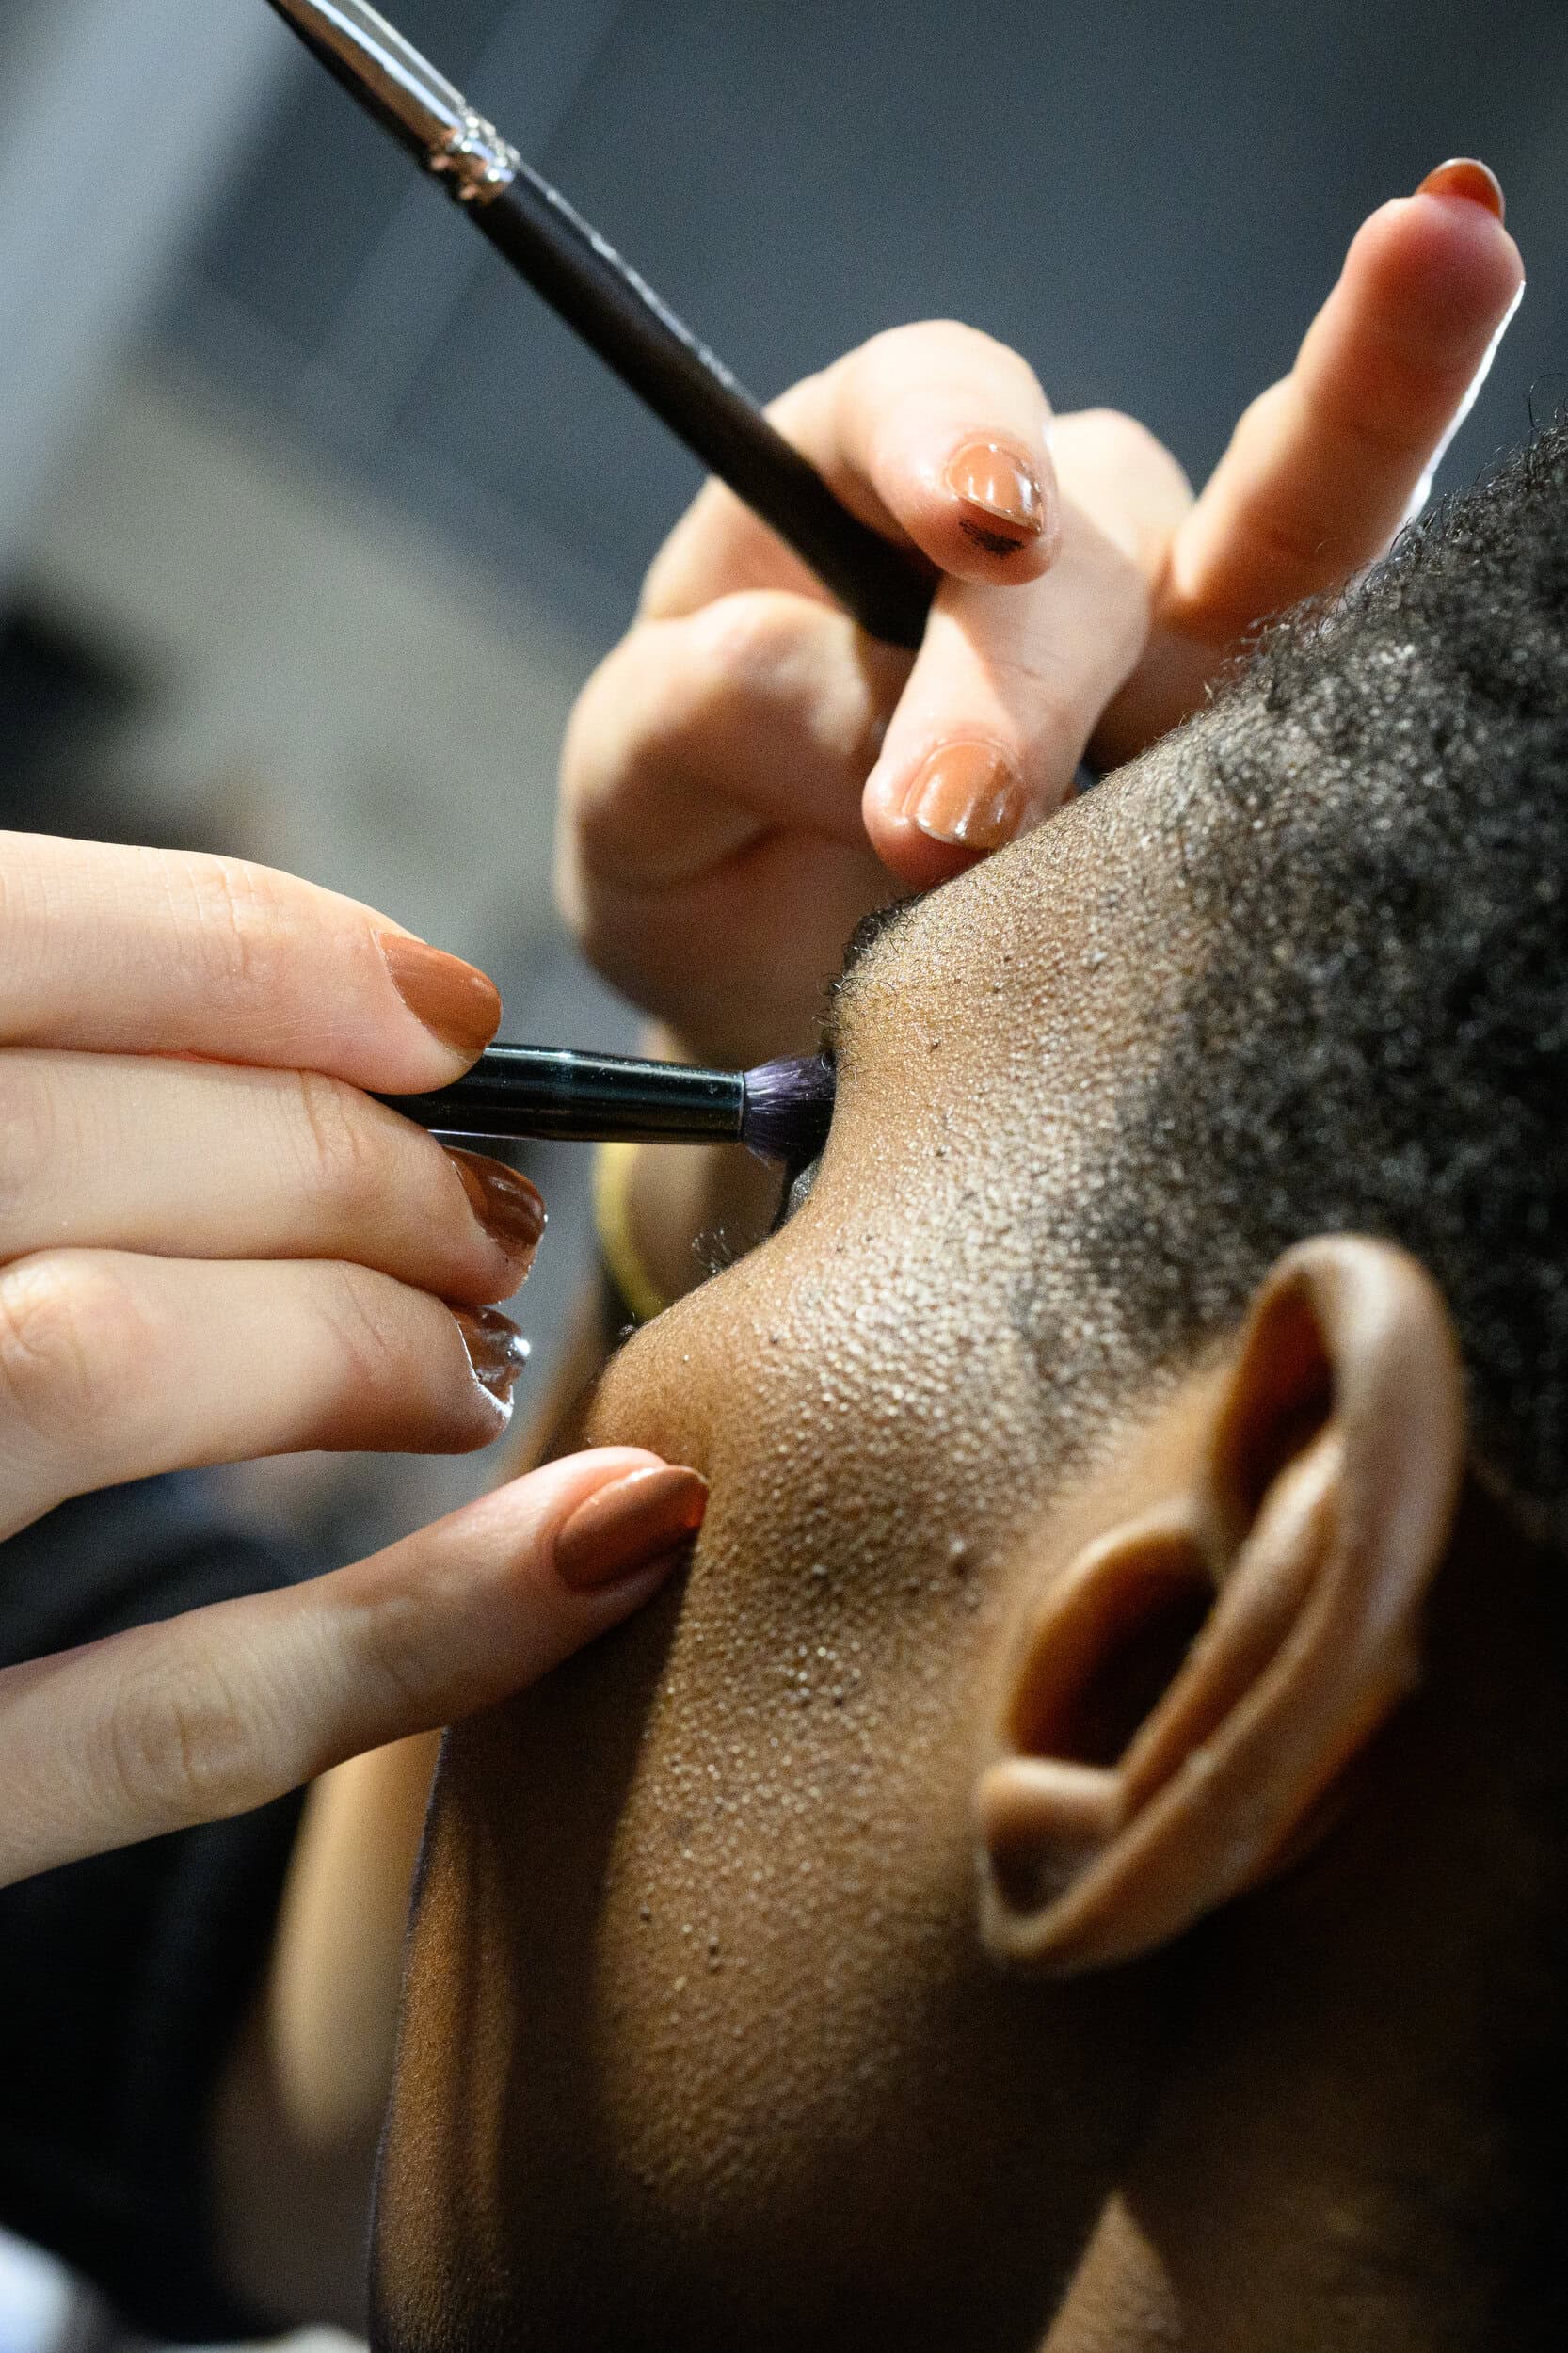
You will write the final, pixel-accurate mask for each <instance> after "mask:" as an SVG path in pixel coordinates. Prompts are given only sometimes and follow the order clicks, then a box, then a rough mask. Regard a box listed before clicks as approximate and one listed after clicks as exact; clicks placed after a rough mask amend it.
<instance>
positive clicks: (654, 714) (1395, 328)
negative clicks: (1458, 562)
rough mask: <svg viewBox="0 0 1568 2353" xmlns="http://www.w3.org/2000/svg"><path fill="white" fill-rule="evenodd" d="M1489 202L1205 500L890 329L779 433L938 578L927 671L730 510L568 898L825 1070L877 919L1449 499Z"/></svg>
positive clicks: (667, 575)
mask: <svg viewBox="0 0 1568 2353" xmlns="http://www.w3.org/2000/svg"><path fill="white" fill-rule="evenodd" d="M1500 211H1501V200H1500V197H1498V196H1497V195H1496V184H1495V183H1493V182H1492V181H1491V178H1490V175H1489V174H1487V173H1485V172H1484V171H1483V170H1482V169H1481V168H1480V167H1479V166H1475V165H1455V166H1449V167H1446V168H1444V170H1443V171H1441V172H1438V173H1434V174H1433V175H1432V179H1431V180H1429V182H1428V183H1427V184H1425V185H1424V186H1423V188H1422V189H1421V190H1420V191H1418V192H1417V193H1416V195H1415V196H1414V197H1408V198H1403V199H1400V200H1396V201H1395V202H1393V203H1390V204H1385V205H1384V206H1383V207H1382V209H1381V210H1380V211H1379V212H1377V213H1375V214H1374V215H1373V216H1372V217H1371V219H1370V220H1369V221H1368V222H1367V223H1366V225H1365V226H1364V227H1363V229H1362V230H1361V231H1360V232H1359V234H1358V235H1357V237H1356V238H1355V240H1354V243H1353V244H1352V247H1351V249H1350V253H1349V256H1348V258H1347V261H1346V264H1345V268H1344V271H1343V274H1342V276H1341V278H1340V280H1339V282H1338V284H1337V286H1336V288H1335V290H1334V292H1333V293H1332V294H1331V296H1329V299H1328V301H1327V302H1326V304H1325V305H1324V307H1323V309H1322V311H1321V312H1320V314H1319V316H1318V318H1317V320H1316V321H1315V322H1314V324H1313V327H1312V328H1311V331H1310V333H1309V334H1308V335H1307V338H1306V340H1305V342H1304V344H1303V345H1302V348H1301V352H1300V354H1299V356H1298V358H1297V360H1296V363H1295V366H1294V368H1293V369H1292V371H1291V373H1290V375H1289V376H1287V377H1286V378H1285V379H1284V381H1283V382H1281V383H1279V384H1276V385H1275V386H1273V387H1272V390H1271V391H1269V392H1265V393H1264V394H1263V395H1262V397H1261V398H1260V399H1259V400H1257V401H1256V402H1255V403H1254V404H1253V406H1252V407H1251V408H1249V409H1248V411H1247V412H1246V414H1245V416H1243V418H1242V419H1241V421H1240V424H1239V425H1238V427H1237V431H1236V435H1235V438H1234V440H1233V441H1232V443H1231V446H1230V449H1229V451H1228V452H1227V454H1226V456H1224V459H1223V460H1222V462H1221V464H1220V466H1219V468H1218V470H1217V471H1216V472H1215V474H1214V476H1213V478H1212V480H1211V481H1210V482H1209V484H1208V488H1207V489H1206V490H1205V491H1204V493H1203V495H1202V497H1201V498H1199V499H1198V500H1197V501H1196V503H1195V504H1194V502H1193V499H1192V493H1191V491H1190V489H1189V488H1188V486H1187V483H1186V481H1185V479H1184V477H1183V475H1182V474H1181V472H1180V470H1179V468H1178V467H1177V466H1176V462H1175V460H1174V459H1173V458H1172V457H1171V456H1169V454H1168V453H1167V452H1166V451H1165V450H1164V449H1162V448H1161V446H1160V443H1159V442H1158V441H1156V440H1154V438H1153V437H1152V436H1151V435H1150V434H1148V433H1147V432H1145V431H1144V429H1143V427H1142V426H1140V425H1138V424H1135V423H1133V421H1132V420H1131V419H1130V418H1128V417H1124V416H1120V415H1116V414H1114V413H1112V412H1110V411H1107V410H1093V411H1089V412H1086V413H1084V414H1081V415H1078V416H1070V417H1060V418H1057V419H1056V420H1055V421H1054V424H1051V421H1050V417H1049V410H1048V405H1047V402H1046V399H1045V395H1044V394H1043V392H1041V390H1040V387H1039V385H1038V384H1037V382H1036V381H1035V378H1034V376H1033V375H1032V373H1031V371H1030V369H1029V368H1028V367H1027V366H1026V365H1025V363H1024V362H1023V361H1022V360H1020V359H1018V358H1017V357H1016V355H1015V354H1013V353H1012V352H1009V351H1007V350H1004V349H1003V348H1001V347H1000V345H998V344H994V343H992V342H990V341H989V340H988V339H987V338H986V337H984V336H983V335H979V334H975V333H972V332H970V331H969V330H968V329H966V328H959V327H954V326H952V325H945V324H944V325H932V326H924V327H912V328H899V329H896V330H894V331H893V332H892V333H889V334H886V335H880V336H878V337H876V338H875V339H874V340H873V341H872V343H870V344H866V345H865V346H864V347H863V348H862V349H860V350H858V351H856V352H852V353H851V354H850V355H849V356H848V357H847V358H846V359H843V360H839V361H838V362H837V363H836V364H835V365H834V366H833V367H831V368H829V369H828V370H827V371H826V372H825V373H824V375H822V376H815V377H812V378H811V379H809V380H808V382H806V383H804V384H801V385H797V386H796V387H795V389H794V390H793V391H792V392H788V393H786V394H785V395H784V397H783V398H782V400H780V401H779V402H777V403H776V406H775V408H774V411H773V413H774V415H775V417H776V420H777V422H778V423H779V424H780V425H781V426H782V428H783V430H784V431H785V432H786V433H787V434H788V435H789V436H790V437H791V438H792V440H795V441H796V442H797V443H798V444H799V445H800V446H801V447H802V448H803V449H805V450H806V451H807V452H808V455H809V456H811V457H812V458H813V459H814V460H815V462H816V464H817V465H818V466H819V467H820V468H821V469H822V471H823V472H824V473H825V474H826V476H827V477H828V479H829V480H830V482H832V484H833V485H834V487H835V488H837V490H838V491H839V493H840V496H841V497H842V498H843V499H844V500H845V501H846V502H847V504H849V505H850V506H852V507H853V508H854V509H855V510H856V513H857V514H859V515H861V516H863V517H864V518H865V519H866V520H869V521H871V522H872V523H873V524H875V525H876V526H877V528H879V529H880V530H882V531H884V532H886V533H887V534H888V536H889V537H892V538H896V539H900V540H903V541H904V542H905V543H906V544H912V545H913V547H914V548H916V549H917V550H918V551H919V552H920V554H921V555H922V556H923V557H924V558H925V559H927V560H928V561H929V563H930V564H931V566H932V568H933V571H934V574H935V575H936V580H937V587H936V602H935V606H934V609H933V614H932V618H931V623H930V626H929V629H928V631H927V633H926V638H925V643H924V645H923V647H922V648H921V650H920V654H919V656H918V657H917V658H916V659H915V660H914V662H913V664H911V662H910V659H909V657H908V656H906V655H904V654H901V653H898V652H895V651H893V650H890V649H889V648H885V647H882V646H878V645H875V644H873V643H872V642H871V641H870V640H868V639H867V638H866V637H864V636H863V635H861V634H860V632H858V631H856V629H855V628H854V627H853V626H852V624H851V623H850V622H849V621H848V620H847V619H846V618H845V617H844V616H842V615H841V614H840V612H839V610H838V609H837V607H835V606H834V605H833V604H832V603H831V602H830V601H829V600H827V598H826V596H825V594H824V592H823V591H822V590H821V589H820V588H819V587H818V586H817V584H815V582H814V581H813V580H812V579H811V577H810V575H809V574H808V572H807V571H806V570H805V569H804V568H803V567H802V565H801V564H800V563H799V561H798V559H796V558H795V557H794V556H793V555H792V554H791V553H790V552H787V551H786V550H785V549H784V548H783V547H782V546H781V545H780V544H779V543H778V542H777V541H776V539H775V538H774V537H773V536H772V535H771V534H770V533H769V532H768V531H767V530H766V529H765V528H764V526H763V525H762V524H760V522H758V521H757V520H756V519H755V518H754V517H752V516H751V515H750V514H749V512H748V511H747V510H746V509H745V508H744V507H743V506H742V505H741V504H740V503H739V502H738V501H737V500H736V499H735V498H734V497H733V496H732V495H731V493H730V492H729V491H728V490H727V489H725V488H723V487H722V486H719V485H715V484H710V485H709V486H708V487H707V488H705V489H704V490H703V491H702V493H701V495H700V496H699V497H698V499H697V500H696V504H695V505H694V506H693V507H692V508H691V510H690V511H689V512H688V514H687V515H686V516H685V518H684V519H683V520H682V521H681V522H680V524H678V526H677V527H676V530H675V532H674V533H673V535H672V536H671V537H670V539H669V541H668V542H667V543H666V545H665V547H664V551H663V552H662V553H661V554H660V556H659V557H658V558H657V560H656V561H655V563H654V565H653V568H652V570H651V572H650V573H649V575H648V583H647V585H646V588H645V591H644V597H643V603H642V614H641V617H640V619H639V621H638V623H637V626H636V627H635V628H634V629H633V630H632V632H631V634H630V635H629V636H628V637H627V638H626V639H625V641H624V642H623V643H622V644H621V645H620V646H619V647H618V648H616V651H615V652H614V653H613V654H611V656H610V657H609V659H608V661H607V662H606V663H605V664H603V665H602V667H601V668H600V671H599V673H598V674H597V676H596V677H595V679H594V680H592V681H591V683H590V684H589V686H588V688H587V690H586V692H585V694H584V696H583V699H582V701H581V702H580V704H579V706H578V709H577V712H576V714H575V716H574V719H573V723H572V727H571V730H570V734H569V737H568V745H567V752H566V759H565V763H564V770H563V792H564V805H565V807H564V816H565V822H564V824H563V828H562V868H561V890H562V898H563V903H564V905H565V907H566V910H567V912H568V917H569V918H570V920H572V921H573V923H574V924H575V926H576V928H577V930H578V933H579V935H580V936H581V937H582V939H583V941H584V945H585V947H586V949H587V952H588V953H589V954H590V955H591V956H592V957H593V959H594V961H595V962H596V963H598V964H599V965H600V968H602V969H603V970H604V971H605V972H607V973H608V974H609V976H610V977H611V978H612V979H613V980H614V981H616V983H617V984H619V985H620V986H621V987H622V988H624V989H626V990H627V991H628V993H629V994H630V995H631V996H632V998H634V999H635V1000H637V1001H638V1002H639V1003H640V1004H642V1005H644V1006H645V1007H647V1008H648V1010H650V1011H651V1012H653V1013H655V1014H657V1015H658V1016H661V1017H662V1019H663V1020H664V1022H665V1023H666V1025H668V1028H669V1030H670V1032H672V1033H673V1039H672V1043H673V1045H674V1046H675V1047H676V1048H677V1049H678V1050H684V1051H687V1052H691V1053H694V1054H696V1055H698V1056H701V1057H703V1058H712V1059H715V1060H724V1061H728V1062H732V1063H737V1064H749V1063H754V1062H758V1061H760V1060H762V1059H764V1058H765V1057H766V1056H768V1055H770V1054H773V1053H777V1052H782V1051H787V1050H791V1049H792V1048H799V1047H801V1046H803V1045H805V1044H808V1042H809V1037H810V1032H811V1030H812V1026H813V1022H814V1016H815V1014H816V1012H817V1009H818V1007H819V1004H820V1000H821V994H822V988H823V984H824V979H825V978H826V977H827V976H828V975H829V974H830V973H831V972H832V971H834V970H835V969H836V968H837V967H838V963H839V960H840V952H841V950H842V947H843V943H844V940H845V938H846V937H847V936H848V934H849V932H850V930H851V929H852V927H853V925H854V923H855V922H856V920H857V919H858V918H859V917H860V916H861V915H862V914H864V913H865V912H866V911H867V910H868V909H870V908H871V907H872V906H874V905H877V904H880V903H881V902H882V901H884V900H885V899H886V898H888V895H889V894H890V892H891V891H892V890H894V889H908V888H923V887H926V886H928V885H930V884H932V883H935V882H939V881H941V880H943V879H944V878H945V877H947V876H949V875H951V874H952V873H955V872H959V871H960V870H961V869H962V868H963V867H964V866H965V865H967V864H969V863H972V861H973V859H974V857H975V856H977V855H979V854H982V853H983V852H984V851H986V850H989V849H992V848H995V847H998V846H1000V844H1001V843H1003V842H1004V841H1006V840H1011V839H1012V838H1013V837H1014V836H1015V835H1016V833H1018V832H1019V831H1021V830H1023V829H1024V828H1025V827H1027V826H1029V825H1031V824H1036V823H1038V822H1039V821H1040V820H1041V819H1042V818H1044V817H1046V816H1048V815H1049V814H1050V812H1051V811H1052V810H1053V809H1055V808H1058V807H1059V806H1060V805H1061V803H1062V802H1063V800H1064V799H1065V798H1066V797H1067V795H1068V794H1069V793H1070V792H1071V791H1072V789H1073V778H1074V775H1075V772H1076V770H1077V768H1078V765H1079V761H1080V758H1081V757H1082V755H1083V753H1084V751H1085V749H1086V748H1087V749H1089V750H1090V751H1091V753H1092V756H1093V758H1094V759H1095V760H1096V762H1097V763H1098V764H1100V765H1102V766H1104V765H1111V764H1112V763H1114V762H1116V761H1120V760H1125V759H1128V758H1129V757H1130V756H1131V755H1132V754H1133V753H1135V752H1136V751H1137V750H1139V749H1141V748H1142V747H1143V746H1144V744H1147V743H1149V742H1151V741H1152V740H1154V738H1155V737H1156V736H1157V735H1159V734H1160V733H1161V732H1162V731H1163V730H1164V729H1165V728H1169V727H1170V726H1172V725H1173V724H1175V723H1176V721H1177V720H1179V719H1180V718H1182V717H1183V716H1185V715H1186V713H1187V712H1189V711H1191V710H1192V709H1193V708H1194V707H1195V705H1196V704H1197V703H1198V702H1199V701H1200V700H1201V698H1202V696H1203V694H1204V691H1205V688H1206V687H1207V685H1208V681H1209V680H1210V679H1211V678H1212V677H1213V676H1214V675H1215V673H1216V671H1217V670H1218V669H1219V668H1220V667H1221V666H1222V665H1223V664H1224V662H1225V661H1226V660H1227V659H1228V657H1229V655H1230V653H1231V651H1232V649H1233V648H1234V647H1235V644H1236V642H1237V640H1238V639H1239V638H1240V636H1241V635H1243V634H1244V632H1246V630H1247V629H1248V628H1249V627H1250V626H1251V625H1252V624H1254V623H1255V622H1256V621H1257V620H1258V619H1260V618H1261V617H1263V616H1266V615H1267V614H1269V613H1271V612H1273V611H1276V610H1278V609H1280V608H1281V607H1283V606H1286V605H1288V604H1290V603H1293V602H1294V601H1295V600H1297V599H1299V598H1300V597H1303V596H1305V595H1310V594H1315V593H1320V592H1323V591H1328V590H1332V589H1334V588H1336V587H1337V586H1339V585H1341V584H1343V583H1344V582H1345V581H1346V580H1347V579H1348V578H1349V577H1351V576H1352V574H1353V573H1354V572H1355V571H1356V570H1357V569H1359V568H1361V567H1362V566H1363V565H1365V564H1367V563H1368V562H1369V561H1371V560H1372V559H1373V558H1374V557H1376V556H1377V555H1378V554H1379V553H1381V552H1382V551H1383V550H1384V547H1385V546H1386V545H1387V543H1388V541H1389V539H1390V538H1391V537H1392V536H1393V534H1394V533H1395V531H1396V530H1397V529H1398V527H1399V524H1400V521H1401V520H1402V519H1403V517H1404V516H1405V514H1406V512H1407V510H1408V509H1409V507H1410V505H1411V504H1412V501H1413V499H1414V498H1415V497H1416V495H1417V493H1418V490H1419V486H1420V484H1421V482H1422V479H1423V476H1424V474H1425V473H1426V472H1427V471H1428V469H1429V468H1430V466H1431V463H1432V458H1433V456H1434V454H1435V453H1436V452H1437V450H1438V449H1439V448H1440V446H1441V444H1442V442H1443V440H1444V438H1445V436H1446V434H1447V432H1448V430H1449V429H1450V427H1451V425H1452V424H1453V423H1454V421H1455V419H1456V416H1457V415H1458V414H1459V413H1460V411H1461V409H1462V407H1463V404H1464V398H1465V394H1466V392H1467V391H1468V389H1469V387H1470V385H1471V384H1472V382H1473V380H1474V379H1475V377H1476V376H1477V372H1478V370H1479V369H1480V366H1481V364H1482V361H1483V360H1484V359H1485V356H1486V354H1487V352H1488V349H1489V346H1490V345H1491V344H1492V342H1493V340H1494V338H1495V336H1496V332H1497V329H1498V328H1499V326H1500V324H1501V323H1502V321H1503V320H1504V319H1505V318H1506V316H1507V314H1508V312H1509V309H1510V306H1511V305H1512V302H1513V301H1514V299H1515V298H1516V296H1517V293H1518V289H1519V285H1520V283H1521V277H1522V272H1521V265H1520V262H1519V256H1518V253H1517V251H1516V249H1515V248H1514V246H1513V244H1512V239H1510V237H1509V236H1508V235H1507V233H1506V232H1505V231H1504V229H1503V227H1502V224H1501V219H1500Z"/></svg>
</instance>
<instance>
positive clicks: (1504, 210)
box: [1416, 155, 1508, 221]
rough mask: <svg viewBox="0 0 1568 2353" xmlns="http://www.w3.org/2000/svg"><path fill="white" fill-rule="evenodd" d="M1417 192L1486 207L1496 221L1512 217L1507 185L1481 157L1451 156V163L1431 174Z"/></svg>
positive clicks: (1440, 166)
mask: <svg viewBox="0 0 1568 2353" xmlns="http://www.w3.org/2000/svg"><path fill="white" fill-rule="evenodd" d="M1416 195H1417V196H1460V197H1464V199H1465V200H1466V201H1467V202H1468V203H1472V204H1480V205H1481V206H1483V207H1484V209H1485V210H1486V211H1487V212H1489V213H1490V214H1491V215H1492V216H1493V218H1494V219H1496V220H1499V221H1500V220H1504V219H1506V218H1507V216H1508V202H1507V199H1506V198H1505V197H1504V195H1503V184H1502V182H1501V181H1500V180H1499V179H1498V177H1497V175H1496V172H1495V171H1494V170H1493V168H1492V167H1491V165H1490V164H1483V163H1482V162H1481V160H1480V157H1479V156H1478V155H1450V156H1449V158H1448V162H1447V163H1443V164H1439V165H1437V167H1436V168H1435V169H1433V170H1432V171H1429V172H1428V174H1427V176H1426V178H1425V179H1424V180H1423V181H1422V182H1421V183H1420V184H1419V186H1418V187H1417V188H1416Z"/></svg>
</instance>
